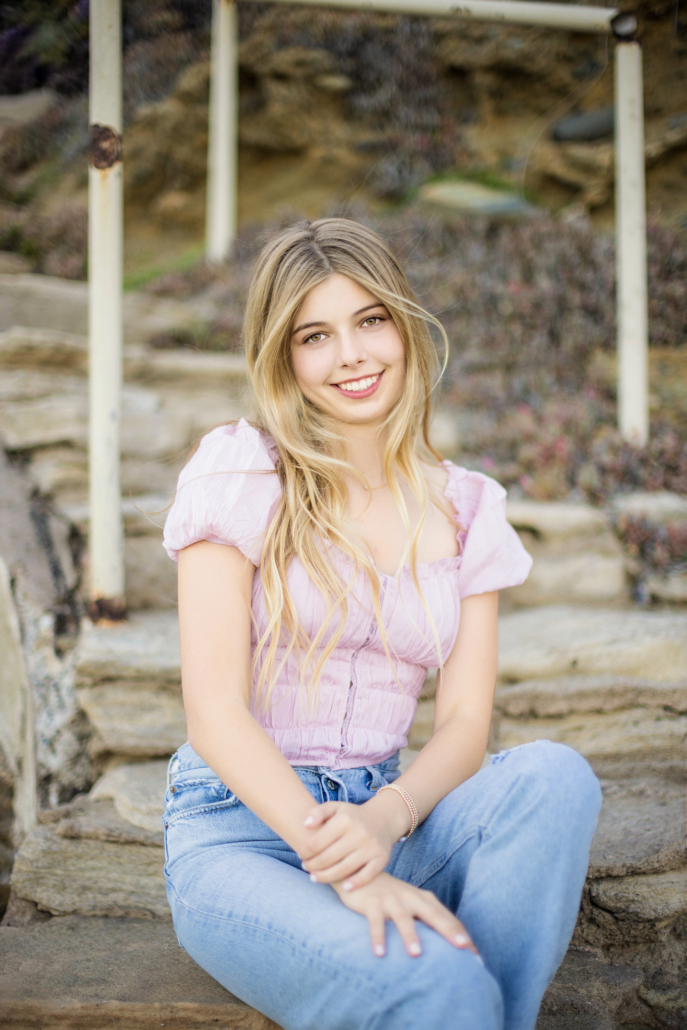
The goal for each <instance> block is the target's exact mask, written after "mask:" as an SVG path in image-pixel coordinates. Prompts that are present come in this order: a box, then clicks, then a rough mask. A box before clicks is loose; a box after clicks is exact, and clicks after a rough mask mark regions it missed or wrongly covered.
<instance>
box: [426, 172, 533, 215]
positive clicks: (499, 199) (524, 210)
mask: <svg viewBox="0 0 687 1030" xmlns="http://www.w3.org/2000/svg"><path fill="white" fill-rule="evenodd" d="M418 197H419V200H420V202H421V203H423V204H430V205H432V206H436V205H438V206H439V207H445V208H449V209H450V210H455V211H459V212H461V213H463V214H473V215H486V216H487V217H492V218H494V217H496V218H504V217H505V218H512V217H517V216H522V215H529V214H531V213H532V212H533V210H534V209H533V208H532V207H531V205H529V204H527V203H526V202H525V201H524V200H522V198H521V197H519V196H517V195H516V194H514V193H506V192H505V191H504V190H495V189H492V188H491V187H489V186H483V185H482V184H481V183H477V182H467V181H465V182H459V181H457V180H451V181H447V182H433V183H430V184H429V185H427V186H423V187H422V188H421V189H420V192H419V195H418Z"/></svg>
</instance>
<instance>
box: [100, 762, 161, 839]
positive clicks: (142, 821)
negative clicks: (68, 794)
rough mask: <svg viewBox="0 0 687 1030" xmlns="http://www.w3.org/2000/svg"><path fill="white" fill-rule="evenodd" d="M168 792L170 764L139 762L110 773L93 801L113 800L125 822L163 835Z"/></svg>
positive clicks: (121, 766) (103, 777) (102, 777)
mask: <svg viewBox="0 0 687 1030" xmlns="http://www.w3.org/2000/svg"><path fill="white" fill-rule="evenodd" d="M166 789H167V762H166V761H163V762H136V763H133V764H131V765H118V766H116V767H115V768H114V769H110V770H108V771H107V772H106V773H105V775H104V776H101V778H100V779H99V780H98V782H97V783H96V784H95V786H94V787H93V789H92V790H91V793H90V797H91V798H112V799H113V801H114V806H115V808H116V810H117V812H118V813H119V815H120V816H121V818H122V819H126V820H128V822H130V823H133V824H134V825H135V826H138V827H142V828H143V829H145V830H148V831H151V832H160V825H161V824H160V819H161V817H162V812H163V809H164V796H165V791H166Z"/></svg>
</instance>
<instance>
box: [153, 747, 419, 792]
mask: <svg viewBox="0 0 687 1030" xmlns="http://www.w3.org/2000/svg"><path fill="white" fill-rule="evenodd" d="M292 768H293V771H294V772H295V773H296V775H297V776H298V777H299V779H301V780H303V781H304V782H307V781H308V779H310V778H311V777H313V776H315V777H317V778H318V779H319V778H325V779H328V780H330V781H331V782H332V783H335V784H337V785H338V786H339V787H341V788H342V792H343V794H344V795H346V794H347V793H348V787H349V786H352V785H353V784H354V783H356V784H357V783H359V782H360V780H361V777H365V778H367V777H368V776H369V777H370V780H369V784H368V789H369V790H372V791H375V790H379V788H380V787H381V786H383V785H384V783H387V782H389V781H391V780H395V779H396V777H397V776H399V775H400V758H399V752H398V751H396V752H395V753H394V754H393V755H390V756H389V757H388V758H385V759H383V761H381V762H376V763H374V764H372V765H362V766H355V767H354V768H351V769H330V768H328V767H327V766H321V765H295V766H293V767H292ZM194 770H197V771H198V775H199V776H203V774H204V773H205V772H207V773H210V774H211V775H213V776H214V775H216V774H215V773H213V772H212V770H211V769H210V767H209V766H208V765H207V763H206V762H204V761H203V759H202V758H201V757H200V755H198V754H197V752H195V751H194V750H193V748H192V747H191V745H190V744H188V743H187V744H183V745H182V746H181V747H180V748H179V750H178V751H177V752H176V753H175V754H173V755H172V757H171V758H170V760H169V765H168V766H167V786H168V787H169V786H171V784H172V783H173V781H174V778H175V777H176V776H179V775H180V774H181V773H186V772H192V771H194ZM227 786H229V787H231V785H230V784H227Z"/></svg>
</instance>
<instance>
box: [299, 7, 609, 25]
mask: <svg viewBox="0 0 687 1030" xmlns="http://www.w3.org/2000/svg"><path fill="white" fill-rule="evenodd" d="M279 2H281V3H293V2H294V0H279ZM298 3H300V4H312V5H314V6H315V7H341V8H344V9H348V10H351V9H354V10H365V11H389V12H391V13H394V14H419V15H424V16H426V17H432V16H435V15H439V16H441V15H453V16H455V17H458V18H473V19H474V20H475V21H501V22H515V23H517V24H520V25H545V26H548V27H549V28H555V29H570V30H571V31H573V32H610V31H611V28H610V23H611V21H612V19H613V18H614V17H615V15H617V14H618V9H617V8H615V7H586V6H583V5H581V4H556V3H552V4H549V3H541V2H539V0H458V2H456V0H298Z"/></svg>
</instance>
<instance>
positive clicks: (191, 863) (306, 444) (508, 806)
mask: <svg viewBox="0 0 687 1030" xmlns="http://www.w3.org/2000/svg"><path fill="white" fill-rule="evenodd" d="M432 322H434V320H433V319H432V318H431V316H429V315H427V314H426V313H425V312H424V311H423V310H422V309H421V308H420V307H419V306H418V304H417V302H416V301H415V299H414V297H413V294H412V291H411V289H410V287H409V285H408V283H407V281H406V279H405V276H404V274H403V272H402V271H401V269H400V268H399V266H398V264H397V263H396V261H395V259H394V258H393V256H392V255H391V253H390V252H389V251H388V249H387V248H386V246H385V245H384V243H383V242H382V240H381V239H380V238H379V237H378V236H377V235H376V234H375V233H373V232H371V231H370V230H369V229H367V228H365V227H363V226H361V225H358V224H356V223H355V222H352V221H347V220H344V219H335V218H329V219H322V220H320V221H317V222H313V223H312V224H307V223H302V224H299V225H296V226H294V227H292V228H290V229H287V230H285V231H283V232H281V233H280V234H279V235H277V236H276V237H275V238H274V239H273V240H272V241H271V242H270V243H268V244H267V246H266V247H265V249H264V250H263V252H262V254H261V256H260V258H259V260H258V263H257V268H256V271H255V276H254V279H253V283H252V287H251V291H250V295H249V298H248V304H247V310H246V317H245V345H246V353H247V357H248V365H249V368H250V372H251V377H252V383H253V388H254V391H255V396H256V400H257V410H258V418H257V421H256V423H255V424H249V423H248V422H246V421H244V420H243V419H242V420H241V421H240V422H239V423H238V425H225V426H221V427H220V428H218V429H215V430H213V432H211V433H209V434H208V435H207V436H206V437H204V439H203V440H202V442H201V444H200V447H199V448H198V450H197V452H196V453H195V455H194V456H193V458H192V459H191V461H190V462H189V464H188V465H187V466H186V468H185V469H184V471H183V472H182V474H181V477H180V480H179V488H178V491H177V495H176V499H175V503H174V505H173V507H172V510H171V512H170V515H169V517H168V520H167V525H166V529H165V546H166V548H167V550H168V553H169V554H170V555H171V556H172V557H175V558H178V561H179V622H180V631H181V664H182V679H183V693H184V704H185V710H186V718H187V724H188V733H189V743H188V744H185V745H184V746H183V747H182V748H181V749H180V750H179V751H178V752H177V754H176V755H175V756H174V757H173V758H172V761H171V763H170V775H169V781H170V782H169V790H168V793H167V797H166V809H165V816H164V823H165V831H166V859H167V861H166V866H165V873H166V878H167V890H168V896H169V902H170V905H171V908H172V914H173V917H174V925H175V928H176V932H177V935H178V938H179V941H180V943H181V945H182V946H183V947H184V948H185V949H186V951H187V952H188V953H189V954H190V955H191V956H192V957H193V958H194V959H195V960H196V962H198V963H199V964H200V965H201V966H202V967H203V968H204V969H206V970H207V971H208V972H209V973H210V974H211V975H212V976H213V977H215V978H216V979H217V980H219V982H220V983H222V984H224V986H225V987H227V988H228V989H229V990H230V991H232V992H233V993H234V994H236V995H238V997H239V998H242V999H244V1000H245V1001H246V1002H248V1003H249V1004H250V1005H253V1006H254V1007H255V1008H257V1009H259V1010H260V1011H261V1012H263V1013H265V1014H266V1015H268V1016H270V1017H271V1018H272V1019H273V1020H275V1021H276V1022H277V1023H278V1024H279V1025H280V1026H282V1027H284V1028H285V1030H418V1028H420V1027H422V1028H427V1030H449V1028H453V1027H455V1028H456V1030H458V1028H460V1030H497V1028H498V1030H501V1028H507V1030H532V1028H533V1027H534V1024H535V1021H536V1018H537V1012H538V1009H539V1005H540V1002H541V998H542V995H543V993H544V990H545V989H546V987H547V985H548V983H549V982H550V980H551V978H552V976H553V974H554V972H555V970H556V968H557V966H558V965H559V963H560V961H561V959H562V958H563V955H564V953H565V950H566V947H567V945H568V941H569V939H570V936H571V934H572V930H573V926H574V923H575V917H576V913H577V909H578V905H579V900H580V893H581V890H582V885H583V882H584V878H585V872H586V867H587V861H588V853H589V844H590V841H591V837H592V834H593V831H594V827H595V825H596V819H597V815H598V810H599V805H600V792H599V787H598V784H597V781H596V779H595V778H594V776H593V774H592V772H591V770H590V768H589V766H588V765H587V763H586V762H585V761H584V760H583V759H582V758H581V757H580V756H579V755H578V754H577V753H576V752H574V751H572V750H570V749H569V748H566V747H563V746H561V745H557V744H551V743H549V742H546V741H542V742H539V743H535V744H529V745H526V746H524V747H520V748H515V749H513V750H511V751H506V752H502V753H501V754H499V755H496V756H495V757H493V758H492V759H491V761H490V762H489V763H488V764H485V765H484V764H483V762H484V757H485V749H486V745H487V736H488V731H489V722H490V717H491V709H492V703H493V694H494V684H495V680H496V664H497V603H498V602H497V598H498V590H499V589H500V588H502V587H507V586H511V585H514V584H516V583H521V582H522V581H523V580H524V579H525V577H526V575H527V573H528V571H529V568H530V564H531V562H530V558H529V556H528V555H527V554H526V552H525V551H524V550H523V548H522V546H521V544H520V542H519V540H518V537H517V536H516V534H515V533H514V532H513V530H512V529H511V528H510V527H509V525H508V524H507V522H506V520H505V514H504V497H505V491H504V490H503V489H502V488H501V487H500V486H499V485H498V484H497V483H496V482H494V480H492V479H489V478H488V477H487V476H484V475H481V474H480V473H477V472H468V471H466V470H465V469H463V468H459V467H457V466H455V465H453V464H451V463H450V462H447V461H444V462H442V461H440V460H439V456H438V455H437V454H436V452H435V451H434V449H433V448H432V447H431V445H430V443H429V439H428V426H429V418H430V411H431V396H432V391H433V386H434V385H435V383H436V380H437V376H438V371H440V370H438V369H437V360H436V357H435V352H434V349H433V345H432V339H431V335H430V332H429V330H428V323H432ZM434 325H435V328H437V327H438V323H436V322H434ZM428 667H437V668H438V669H439V673H438V677H437V692H436V710H435V717H434V732H433V735H432V738H431V740H430V741H429V743H428V744H427V745H426V746H425V747H424V748H423V749H422V751H420V752H419V754H418V755H417V756H416V757H415V759H414V760H413V762H412V764H411V765H410V766H409V767H408V769H407V770H406V771H404V772H403V773H401V772H400V770H399V756H398V752H399V749H400V748H402V747H404V745H405V743H406V734H407V732H408V729H409V727H410V725H411V723H412V721H413V716H414V713H415V707H416V699H417V696H418V694H419V693H420V691H421V689H422V685H423V682H424V680H425V675H426V670H427V668H428Z"/></svg>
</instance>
